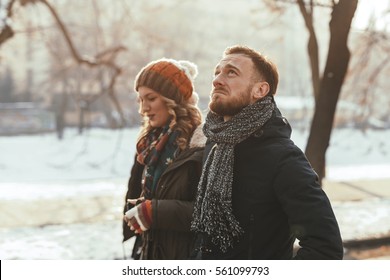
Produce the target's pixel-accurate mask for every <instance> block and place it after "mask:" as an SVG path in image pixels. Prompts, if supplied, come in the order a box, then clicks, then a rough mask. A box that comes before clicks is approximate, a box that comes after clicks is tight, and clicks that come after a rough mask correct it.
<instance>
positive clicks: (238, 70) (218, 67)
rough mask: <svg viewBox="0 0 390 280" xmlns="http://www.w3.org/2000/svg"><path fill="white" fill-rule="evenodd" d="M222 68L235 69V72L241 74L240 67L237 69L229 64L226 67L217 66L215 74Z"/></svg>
mask: <svg viewBox="0 0 390 280" xmlns="http://www.w3.org/2000/svg"><path fill="white" fill-rule="evenodd" d="M221 68H227V69H234V70H236V71H237V72H240V73H241V70H240V69H239V68H238V67H236V66H234V65H233V64H231V63H227V64H226V65H224V66H221V65H217V66H216V67H215V69H214V72H216V71H217V70H220V69H221Z"/></svg>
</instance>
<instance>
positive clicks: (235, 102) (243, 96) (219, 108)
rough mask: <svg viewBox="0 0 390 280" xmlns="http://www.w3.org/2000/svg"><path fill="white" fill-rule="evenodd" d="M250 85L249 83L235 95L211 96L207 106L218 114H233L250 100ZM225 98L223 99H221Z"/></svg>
mask: <svg viewBox="0 0 390 280" xmlns="http://www.w3.org/2000/svg"><path fill="white" fill-rule="evenodd" d="M214 90H215V89H214ZM251 90H252V85H249V86H248V88H247V89H246V91H244V92H241V93H240V94H238V95H237V96H234V97H233V96H224V97H222V98H220V97H219V96H216V98H215V99H214V97H213V96H212V97H211V101H210V103H209V108H210V110H211V111H212V112H214V113H215V114H217V115H219V116H234V115H236V114H238V113H239V112H240V111H241V110H242V109H243V108H245V107H246V106H248V105H249V104H250V102H251V98H250V96H251ZM223 98H225V100H223Z"/></svg>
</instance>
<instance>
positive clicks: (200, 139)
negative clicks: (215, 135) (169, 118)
mask: <svg viewBox="0 0 390 280" xmlns="http://www.w3.org/2000/svg"><path fill="white" fill-rule="evenodd" d="M206 140H207V138H206V136H205V135H204V134H203V124H201V125H199V126H198V127H197V128H196V129H195V130H194V133H193V134H192V137H191V141H190V145H189V147H190V148H203V147H204V146H205V145H206Z"/></svg>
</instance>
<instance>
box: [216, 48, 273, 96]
mask: <svg viewBox="0 0 390 280" xmlns="http://www.w3.org/2000/svg"><path fill="white" fill-rule="evenodd" d="M229 54H243V55H245V56H247V57H249V58H250V59H251V60H252V62H253V64H254V67H255V70H256V72H257V73H258V74H259V76H260V79H265V81H266V82H267V83H268V84H269V87H270V90H269V93H268V94H269V95H275V94H276V89H277V87H278V82H279V74H278V70H277V68H276V65H275V64H274V63H273V62H271V61H270V60H269V59H268V58H266V57H265V56H263V55H262V54H261V53H259V52H257V51H255V50H254V49H251V48H249V47H247V46H239V45H237V46H232V47H228V48H227V49H226V50H225V52H224V55H225V56H226V55H229Z"/></svg>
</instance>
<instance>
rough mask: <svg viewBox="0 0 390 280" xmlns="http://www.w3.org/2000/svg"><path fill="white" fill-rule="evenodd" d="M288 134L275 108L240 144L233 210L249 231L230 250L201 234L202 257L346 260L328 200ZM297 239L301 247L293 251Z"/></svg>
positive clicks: (235, 163) (245, 229) (289, 129)
mask: <svg viewBox="0 0 390 280" xmlns="http://www.w3.org/2000/svg"><path fill="white" fill-rule="evenodd" d="M290 135H291V127H290V125H289V123H288V122H287V120H286V119H285V118H284V117H282V116H281V114H280V112H279V110H278V109H276V110H275V112H274V113H273V116H272V118H271V119H270V120H269V121H268V122H267V123H266V124H265V125H264V126H263V128H262V129H260V130H259V131H257V132H256V133H254V134H253V135H252V136H250V137H249V138H248V139H246V140H244V141H243V142H241V143H239V144H237V145H236V147H235V162H234V178H233V199H232V200H233V201H232V204H233V214H234V215H235V216H236V218H237V220H238V221H239V223H240V225H241V227H242V228H243V229H244V231H245V233H244V234H243V236H241V238H240V239H239V240H238V241H237V242H235V244H234V246H233V248H232V249H230V250H228V252H226V253H222V252H221V251H220V250H219V249H218V248H216V247H215V246H214V245H213V244H212V243H211V242H210V240H209V238H208V237H207V236H202V237H201V238H200V239H201V240H200V243H201V244H200V245H199V248H198V250H199V251H201V252H202V258H203V259H292V258H295V259H342V257H343V247H342V241H341V236H340V231H339V227H338V224H337V221H336V218H335V215H334V213H333V210H332V208H331V205H330V202H329V199H328V197H327V196H326V194H325V193H324V191H323V190H322V189H321V186H320V184H319V182H318V177H317V174H316V173H315V172H314V171H313V169H312V167H311V166H310V164H309V162H308V160H307V159H306V157H305V155H304V154H303V152H302V151H301V150H300V149H299V148H298V147H297V146H296V145H295V144H294V143H293V141H292V140H291V139H290ZM212 145H213V143H208V144H207V145H206V151H207V152H206V153H208V152H209V151H210V149H211V146H212ZM296 238H297V239H298V240H299V245H300V249H299V250H298V251H297V253H296V255H295V256H293V244H294V241H295V239H296ZM198 241H199V240H198Z"/></svg>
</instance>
